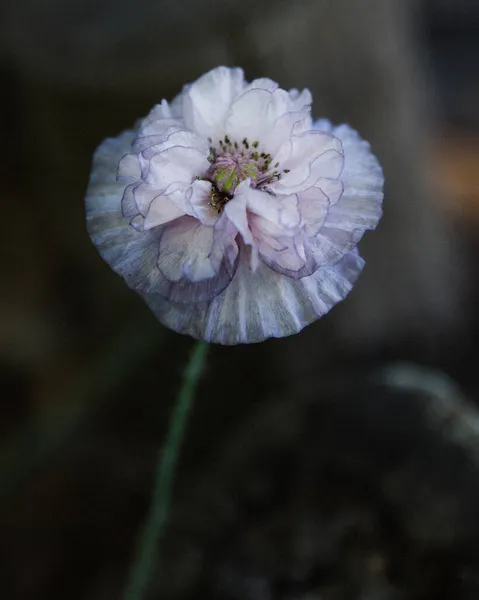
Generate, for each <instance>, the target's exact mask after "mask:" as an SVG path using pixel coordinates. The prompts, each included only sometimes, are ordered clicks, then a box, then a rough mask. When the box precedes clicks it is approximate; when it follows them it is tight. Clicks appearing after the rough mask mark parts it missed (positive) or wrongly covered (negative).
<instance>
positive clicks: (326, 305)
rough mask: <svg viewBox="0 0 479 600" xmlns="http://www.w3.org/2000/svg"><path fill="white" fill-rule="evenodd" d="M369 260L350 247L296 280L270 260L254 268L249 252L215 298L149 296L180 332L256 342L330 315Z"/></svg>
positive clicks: (151, 303) (155, 308) (221, 341)
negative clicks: (191, 300)
mask: <svg viewBox="0 0 479 600" xmlns="http://www.w3.org/2000/svg"><path fill="white" fill-rule="evenodd" d="M244 251H245V249H244V248H243V249H242V250H241V252H244ZM246 251H247V249H246ZM363 265H364V261H363V260H362V259H361V258H360V257H359V255H358V254H357V252H350V253H348V254H347V255H345V256H344V257H343V259H342V260H341V261H340V263H338V264H337V265H335V266H334V267H325V268H323V269H319V270H318V271H316V273H314V274H313V275H311V276H310V277H305V278H303V279H300V280H293V279H290V278H288V277H284V276H283V275H279V274H278V273H275V272H274V271H273V270H271V269H270V268H268V267H267V266H266V265H260V267H259V268H258V270H257V272H256V273H253V272H252V271H251V269H250V268H249V260H248V257H247V256H246V257H245V256H243V257H242V259H241V260H240V263H239V266H238V270H237V273H236V276H235V277H234V279H233V280H232V282H231V284H230V285H229V286H228V287H227V288H226V289H225V290H224V291H223V292H222V293H221V294H220V295H219V296H217V297H216V298H214V299H213V300H212V301H211V302H205V303H200V304H189V305H180V304H176V303H173V302H166V301H165V300H164V299H163V298H161V297H160V296H158V295H150V294H147V295H144V299H145V300H146V302H147V303H148V305H149V306H150V308H151V309H152V310H153V312H154V313H155V314H156V316H157V317H158V319H159V320H160V321H161V322H162V323H163V324H164V325H166V326H167V327H170V328H171V329H174V330H175V331H177V332H179V333H184V334H188V335H191V336H193V337H195V338H198V339H203V340H206V341H208V342H213V343H219V344H226V345H231V344H241V343H255V342H261V341H263V340H265V339H267V338H270V337H285V336H288V335H293V334H295V333H298V332H299V331H301V329H303V327H305V326H306V325H309V324H311V323H313V322H314V321H316V320H317V319H318V318H319V317H322V316H323V315H325V314H326V313H327V312H328V311H329V310H330V309H331V308H332V307H333V306H334V305H335V304H337V303H338V302H340V301H341V300H343V299H344V298H345V297H346V296H347V295H348V293H349V292H350V291H351V288H352V286H353V284H354V282H355V281H356V280H357V278H358V276H359V274H360V273H361V270H362V268H363Z"/></svg>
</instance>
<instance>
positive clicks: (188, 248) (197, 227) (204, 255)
mask: <svg viewBox="0 0 479 600" xmlns="http://www.w3.org/2000/svg"><path fill="white" fill-rule="evenodd" d="M212 244H213V228H212V227H205V226H203V225H202V224H201V223H199V222H198V221H197V220H196V219H193V218H191V217H184V218H182V219H178V221H177V222H176V223H173V224H172V225H170V226H169V227H167V228H166V229H165V231H164V233H163V235H162V238H161V244H160V254H159V257H158V267H159V269H160V271H161V272H162V273H163V275H164V276H165V277H166V278H167V279H169V280H170V281H174V282H176V281H179V280H180V279H181V278H182V277H184V276H185V275H186V277H187V278H188V279H189V280H190V281H192V282H196V281H202V280H203V279H209V278H211V277H214V276H215V274H216V273H215V272H214V270H213V268H212V266H211V263H210V261H209V259H208V257H209V255H210V252H211V247H212Z"/></svg>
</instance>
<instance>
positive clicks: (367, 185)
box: [315, 120, 384, 243]
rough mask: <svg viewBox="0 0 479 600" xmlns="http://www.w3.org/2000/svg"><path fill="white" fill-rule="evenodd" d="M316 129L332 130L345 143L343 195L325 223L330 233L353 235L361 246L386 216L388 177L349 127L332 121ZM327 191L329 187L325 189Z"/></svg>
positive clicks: (329, 212)
mask: <svg viewBox="0 0 479 600" xmlns="http://www.w3.org/2000/svg"><path fill="white" fill-rule="evenodd" d="M315 127H318V128H321V129H323V130H325V131H330V132H331V133H332V134H333V135H334V136H335V137H337V138H338V139H340V140H341V142H342V145H343V148H344V168H343V171H342V173H341V182H342V184H343V188H344V189H343V192H342V194H341V196H340V198H339V199H338V200H337V201H336V202H335V203H334V204H332V206H331V207H330V209H329V211H328V215H327V218H326V220H325V227H327V228H328V229H327V230H326V231H328V230H329V231H337V230H342V231H344V232H350V234H351V237H352V240H353V241H354V242H353V243H357V242H358V241H359V240H360V239H361V237H362V235H363V234H364V232H365V231H366V230H368V229H374V228H375V227H376V225H377V224H378V221H379V219H380V218H381V214H382V201H383V185H384V177H383V172H382V169H381V167H380V165H379V163H378V161H377V159H376V157H375V156H374V154H372V153H371V149H370V145H369V144H368V143H367V142H365V141H364V140H362V139H361V137H360V136H359V134H358V133H357V132H356V131H354V130H353V129H351V128H350V127H349V126H348V125H341V126H339V127H333V126H332V125H331V123H329V121H326V120H322V121H318V122H316V123H315ZM322 187H323V188H324V189H325V186H322Z"/></svg>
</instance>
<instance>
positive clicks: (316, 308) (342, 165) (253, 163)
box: [86, 67, 383, 344]
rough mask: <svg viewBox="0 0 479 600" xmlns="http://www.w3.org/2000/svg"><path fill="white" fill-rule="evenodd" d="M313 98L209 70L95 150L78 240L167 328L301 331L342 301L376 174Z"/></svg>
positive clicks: (227, 339) (244, 337) (201, 333)
mask: <svg viewBox="0 0 479 600" xmlns="http://www.w3.org/2000/svg"><path fill="white" fill-rule="evenodd" d="M311 101H312V99H311V94H310V92H309V91H308V90H304V91H302V92H299V91H298V90H290V91H289V92H287V91H285V90H282V89H280V88H279V87H278V85H277V84H276V83H275V82H273V81H271V80H269V79H257V80H255V81H253V82H251V83H247V82H246V81H245V80H244V77H243V71H242V70H241V69H230V68H226V67H219V68H216V69H213V70H212V71H210V72H209V73H207V74H206V75H204V76H203V77H200V79H198V80H197V81H196V82H195V83H193V84H191V85H187V86H185V88H184V89H183V91H182V93H181V94H179V95H178V96H177V97H176V98H175V99H174V100H173V102H171V104H168V102H166V101H165V100H163V101H162V102H161V104H158V105H157V106H155V107H154V108H153V110H152V111H151V112H150V114H149V115H148V116H147V117H146V118H145V119H144V120H143V121H142V122H141V123H140V124H139V126H138V128H137V129H136V130H135V131H128V132H125V133H123V134H121V135H120V136H119V137H117V138H114V139H107V140H105V141H104V142H103V143H102V144H101V145H100V147H99V148H98V149H97V151H96V153H95V156H94V161H93V171H92V175H91V180H90V185H89V188H88V191H87V198H86V204H87V222H88V231H89V233H90V235H91V238H92V240H93V242H94V243H95V244H96V245H97V247H98V249H99V251H100V253H101V255H102V256H103V258H104V259H105V260H106V261H107V262H108V263H109V264H110V265H111V266H112V268H113V269H114V270H115V271H116V272H117V273H119V274H120V275H121V276H122V277H123V278H124V279H125V280H126V282H127V283H128V285H129V286H130V287H131V288H133V289H134V290H136V291H137V292H139V293H140V294H141V295H142V296H143V298H144V299H145V300H146V302H147V303H148V304H149V306H150V307H151V309H152V310H153V312H154V313H155V314H156V316H157V317H158V319H159V320H160V321H161V322H162V323H164V324H165V325H166V326H168V327H170V328H172V329H174V330H176V331H178V332H180V333H187V334H189V335H192V336H193V337H196V338H200V339H204V340H207V341H210V342H219V343H222V344H238V343H244V342H246V343H247V342H259V341H261V340H264V339H265V338H268V337H283V336H287V335H291V334H293V333H296V332H298V331H300V330H301V329H302V328H303V327H305V326H306V325H308V324H310V323H312V322H313V321H315V320H316V319H318V318H319V317H321V316H322V315H324V314H325V313H327V312H328V311H329V309H330V308H332V307H333V306H334V305H335V304H336V303H338V302H339V301H341V300H342V299H344V298H345V296H346V295H347V294H348V293H349V291H350V290H351V287H352V285H353V284H354V282H355V281H356V278H357V277H358V275H359V274H360V272H361V270H362V268H363V264H364V262H363V260H362V259H361V258H360V257H359V255H358V252H357V250H356V245H357V243H358V241H359V240H360V238H361V237H362V235H363V233H364V232H365V230H366V229H372V228H374V227H375V226H376V224H377V222H378V220H379V218H380V216H381V204H382V198H383V194H382V187H383V176H382V171H381V168H380V166H379V164H378V162H377V160H376V158H375V157H374V156H373V155H372V154H371V152H370V149H369V144H367V143H366V142H364V141H362V140H361V138H360V137H359V135H358V134H357V133H356V132H354V131H353V130H352V129H350V128H349V127H348V126H347V125H342V126H340V127H333V126H332V125H331V124H330V123H329V122H327V121H319V122H316V123H313V121H312V118H311Z"/></svg>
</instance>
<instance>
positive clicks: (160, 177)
mask: <svg viewBox="0 0 479 600" xmlns="http://www.w3.org/2000/svg"><path fill="white" fill-rule="evenodd" d="M208 167H209V162H208V159H207V156H206V155H205V154H204V153H202V152H200V151H199V150H197V149H196V148H183V147H181V146H174V147H173V148H167V149H166V150H163V152H160V153H158V154H155V156H153V157H152V159H151V160H150V164H149V169H148V172H147V173H146V174H145V176H144V177H143V179H144V180H145V181H146V182H147V183H149V184H150V185H152V186H153V187H155V188H157V189H158V191H164V190H165V189H166V188H167V187H168V186H169V185H170V184H172V183H186V184H191V183H192V182H193V180H194V179H195V177H197V176H198V175H202V174H203V173H206V171H207V170H208Z"/></svg>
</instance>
